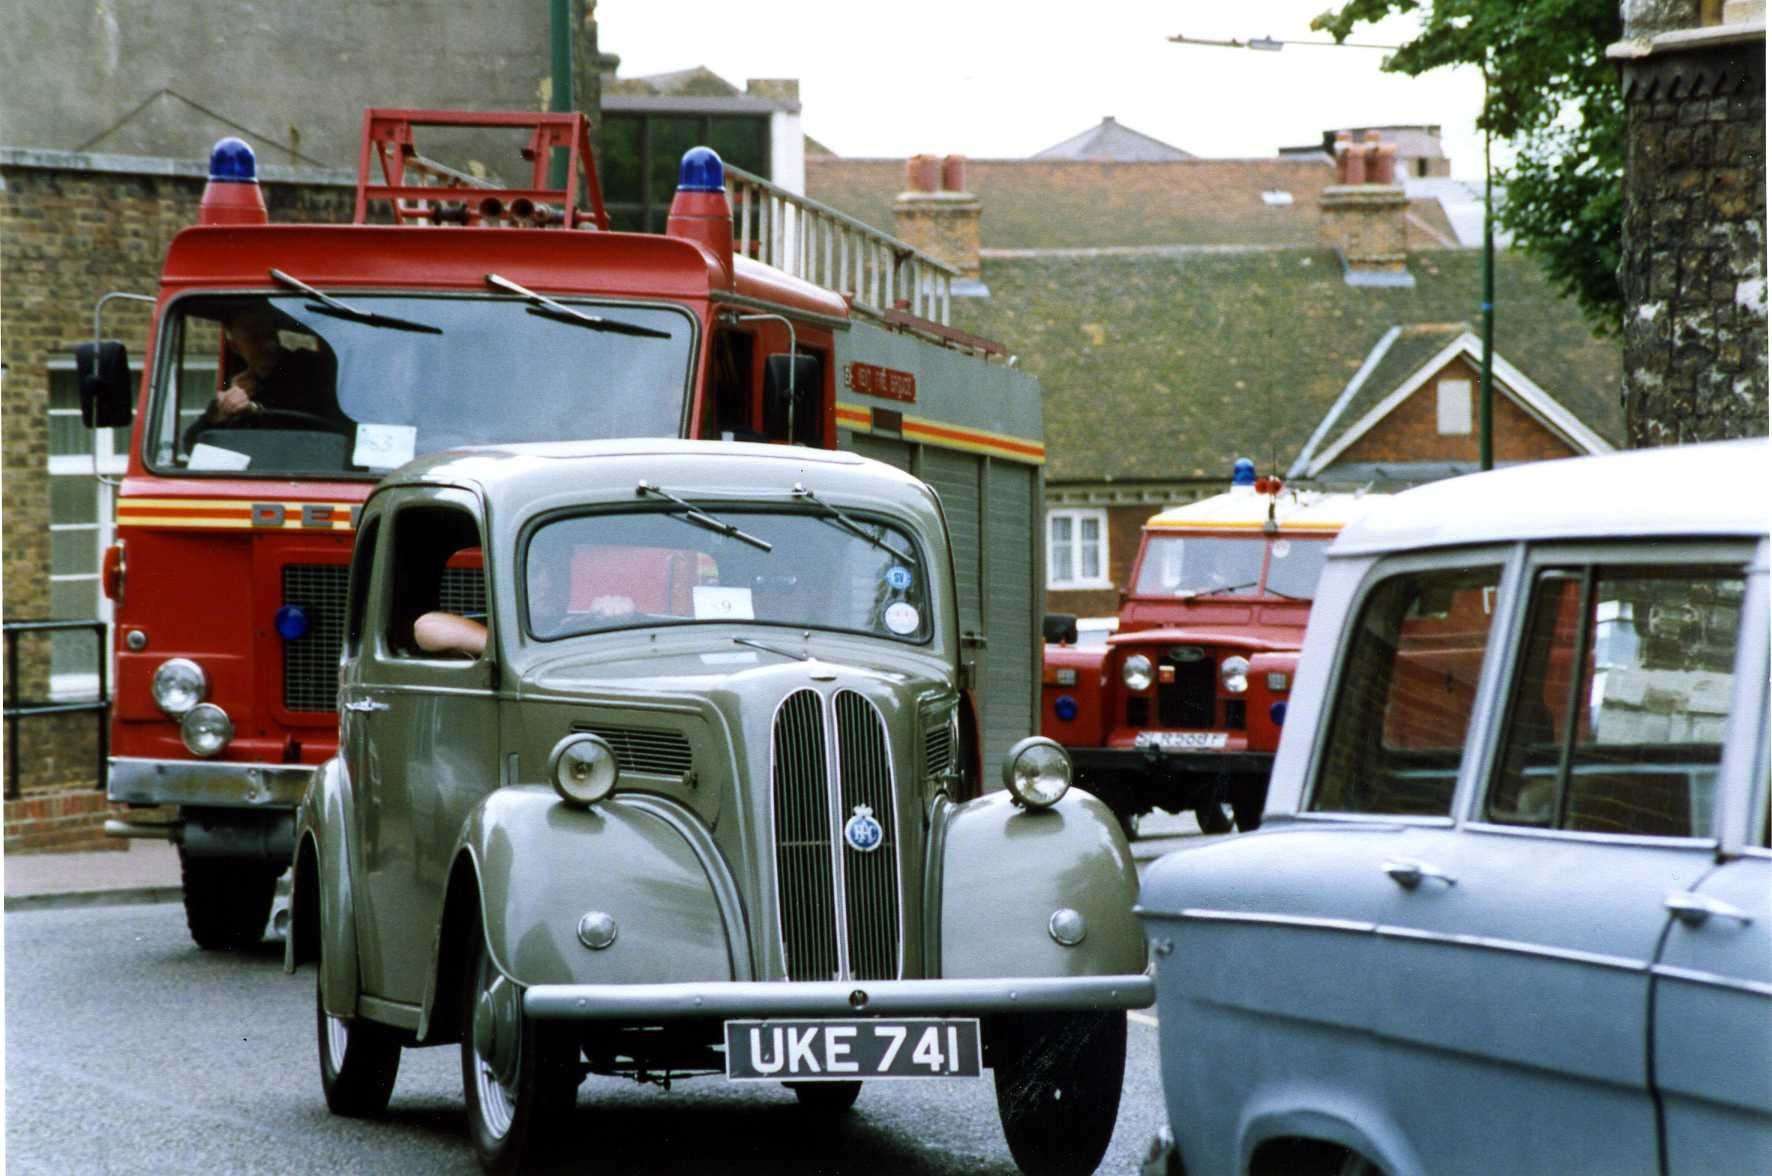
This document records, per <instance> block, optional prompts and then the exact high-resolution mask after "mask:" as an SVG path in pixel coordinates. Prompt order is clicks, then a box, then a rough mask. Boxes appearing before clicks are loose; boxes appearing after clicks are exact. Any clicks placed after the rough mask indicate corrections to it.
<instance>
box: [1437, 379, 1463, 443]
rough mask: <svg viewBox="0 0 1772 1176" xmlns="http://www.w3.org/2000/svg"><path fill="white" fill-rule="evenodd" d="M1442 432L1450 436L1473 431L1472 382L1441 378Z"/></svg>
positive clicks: (1460, 435) (1440, 418) (1439, 410)
mask: <svg viewBox="0 0 1772 1176" xmlns="http://www.w3.org/2000/svg"><path fill="white" fill-rule="evenodd" d="M1438 416H1439V427H1440V433H1441V434H1442V435H1444V436H1449V437H1453V436H1456V437H1464V436H1468V435H1469V434H1470V431H1471V382H1470V381H1469V380H1441V381H1440V384H1439V405H1438Z"/></svg>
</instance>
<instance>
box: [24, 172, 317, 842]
mask: <svg viewBox="0 0 1772 1176" xmlns="http://www.w3.org/2000/svg"><path fill="white" fill-rule="evenodd" d="M265 171H266V174H267V177H269V176H272V175H285V178H279V179H275V180H268V182H267V183H266V184H265V185H264V192H265V202H266V204H267V206H268V207H269V208H270V212H271V219H272V220H274V221H295V220H320V221H341V220H349V219H350V214H351V201H352V190H351V188H350V187H348V186H345V185H343V184H341V183H340V182H339V179H338V177H336V176H335V175H331V174H327V175H325V176H319V175H316V176H313V177H312V178H304V177H302V176H300V175H298V174H294V173H287V174H285V173H282V171H281V169H269V168H267V169H265ZM202 190H203V179H202V176H201V174H200V169H199V168H197V167H194V166H191V165H187V164H185V163H184V161H178V162H176V163H175V162H172V161H167V160H157V159H149V158H137V157H128V156H78V155H71V154H67V153H49V152H24V151H7V152H5V153H3V154H0V274H3V275H4V281H5V285H4V288H3V289H0V316H3V317H4V320H5V331H4V340H3V343H0V360H3V361H4V363H5V376H4V384H3V386H0V388H3V390H0V506H3V509H4V525H3V528H0V550H3V552H4V556H3V564H0V571H3V573H4V610H5V616H6V617H7V619H9V620H29V619H34V618H44V617H48V616H49V611H50V604H49V580H48V575H49V562H50V559H49V556H50V552H49V490H50V487H49V476H48V457H49V452H48V445H49V437H48V423H49V417H48V407H49V361H50V359H51V358H53V357H65V356H67V355H68V354H69V353H70V351H71V350H72V348H73V345H74V344H75V343H77V342H79V341H80V340H82V339H88V338H90V337H91V332H92V308H93V304H94V303H95V302H96V301H97V299H98V298H99V296H100V295H102V294H105V293H107V292H109V291H112V290H127V291H131V292H135V293H143V294H151V293H153V292H154V291H155V289H156V286H157V283H158V275H159V271H160V261H161V258H162V257H163V256H164V255H165V252H166V247H167V244H168V243H169V242H170V241H171V240H172V237H173V235H174V234H175V233H177V232H178V231H179V230H180V229H182V228H184V227H185V226H187V225H189V224H192V223H194V221H195V219H196V211H197V202H198V200H199V199H200V198H201V196H202ZM147 323H148V315H147V313H146V311H145V309H144V308H141V307H139V306H136V305H125V306H123V307H121V308H119V307H118V306H117V304H115V303H113V304H112V306H111V307H109V308H107V312H106V318H105V324H104V325H105V333H106V335H107V336H111V337H115V338H120V339H122V340H123V341H124V342H125V343H126V344H127V345H128V347H129V352H130V355H131V357H132V358H135V359H139V358H140V357H141V356H142V348H143V345H144V343H145V342H146V337H147V335H146V329H147ZM48 650H49V646H48V643H47V642H46V641H43V640H31V639H23V640H21V642H20V645H19V675H18V681H17V682H9V683H7V689H8V691H9V693H10V692H12V691H14V690H16V693H17V697H19V698H21V699H27V700H36V699H42V698H44V697H46V696H47V694H48V675H49V657H48ZM95 721H96V720H94V719H93V718H92V717H91V716H89V715H76V716H68V717H63V718H55V719H25V720H23V721H22V722H21V724H20V728H19V751H20V752H21V755H20V761H19V762H20V764H21V767H22V769H23V770H22V772H21V776H20V782H21V785H22V789H23V792H24V797H23V798H22V802H10V801H9V802H8V803H7V805H6V817H5V830H6V849H7V851H8V852H14V851H16V850H21V849H35V848H73V847H80V848H95V847H98V846H100V845H103V844H107V842H106V839H104V838H103V836H102V834H101V833H100V831H99V830H100V826H101V825H102V822H103V818H104V807H105V806H104V795H103V792H102V791H95V788H96V786H97V784H98V781H96V780H95V779H94V778H93V777H94V770H95V769H94V764H95V760H96V755H97V749H96V746H95V743H94V739H95V736H94V734H93V731H94V723H95ZM39 802H42V803H39ZM46 822H47V823H46ZM118 844H121V843H118Z"/></svg>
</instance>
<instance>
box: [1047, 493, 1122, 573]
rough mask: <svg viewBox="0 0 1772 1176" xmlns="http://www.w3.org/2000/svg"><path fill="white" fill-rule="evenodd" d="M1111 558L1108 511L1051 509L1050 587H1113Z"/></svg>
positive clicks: (1048, 550) (1048, 522)
mask: <svg viewBox="0 0 1772 1176" xmlns="http://www.w3.org/2000/svg"><path fill="white" fill-rule="evenodd" d="M1107 561H1108V550H1107V511H1105V510H1054V511H1049V512H1048V513H1047V515H1046V586H1047V587H1048V588H1112V587H1113V582H1112V581H1110V580H1109V579H1108V572H1107Z"/></svg>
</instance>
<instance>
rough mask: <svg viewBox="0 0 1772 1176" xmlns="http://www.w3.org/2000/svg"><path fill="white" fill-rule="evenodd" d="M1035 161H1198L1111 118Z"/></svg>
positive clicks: (1048, 149)
mask: <svg viewBox="0 0 1772 1176" xmlns="http://www.w3.org/2000/svg"><path fill="white" fill-rule="evenodd" d="M1033 158H1035V159H1113V160H1119V161H1120V162H1122V163H1135V162H1137V163H1148V162H1151V161H1153V160H1162V159H1192V158H1194V157H1193V156H1192V155H1191V154H1189V153H1188V152H1186V151H1183V150H1182V149H1181V148H1179V147H1174V146H1171V145H1170V144H1168V143H1165V142H1163V140H1161V139H1156V138H1152V137H1151V136H1150V135H1147V134H1144V133H1143V132H1141V131H1135V130H1133V129H1132V128H1131V127H1128V126H1122V125H1120V123H1119V122H1118V121H1116V120H1115V119H1114V117H1113V116H1112V115H1109V116H1108V117H1107V118H1104V119H1102V120H1101V121H1100V122H1099V123H1097V124H1096V125H1094V126H1092V127H1090V128H1089V129H1088V130H1086V131H1084V132H1083V133H1082V134H1080V135H1072V136H1071V137H1070V138H1068V139H1066V140H1065V141H1064V142H1062V143H1056V144H1054V145H1053V146H1051V147H1048V148H1046V150H1044V151H1036V152H1034V154H1033Z"/></svg>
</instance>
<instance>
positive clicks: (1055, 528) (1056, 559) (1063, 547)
mask: <svg viewBox="0 0 1772 1176" xmlns="http://www.w3.org/2000/svg"><path fill="white" fill-rule="evenodd" d="M1047 525H1048V527H1049V529H1050V533H1049V535H1048V539H1047V544H1046V550H1047V558H1046V564H1047V569H1046V578H1047V580H1049V581H1050V582H1051V583H1054V584H1059V583H1063V582H1065V581H1067V580H1070V579H1073V578H1074V577H1073V576H1072V574H1071V517H1070V516H1069V515H1061V514H1055V515H1053V516H1052V517H1051V518H1050V519H1049V520H1048V521H1047Z"/></svg>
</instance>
